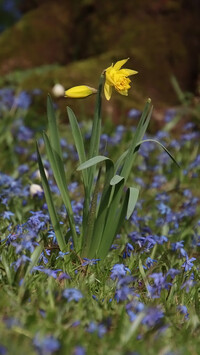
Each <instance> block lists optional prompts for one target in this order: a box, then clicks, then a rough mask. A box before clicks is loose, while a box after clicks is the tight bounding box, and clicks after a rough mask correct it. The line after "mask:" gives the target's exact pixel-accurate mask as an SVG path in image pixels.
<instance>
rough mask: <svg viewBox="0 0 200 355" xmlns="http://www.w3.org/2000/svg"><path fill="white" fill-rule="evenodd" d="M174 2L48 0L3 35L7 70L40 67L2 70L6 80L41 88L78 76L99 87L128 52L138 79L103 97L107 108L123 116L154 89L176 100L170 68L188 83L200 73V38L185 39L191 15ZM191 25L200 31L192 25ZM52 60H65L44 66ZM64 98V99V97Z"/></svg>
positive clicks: (164, 99) (1, 59) (157, 97)
mask: <svg viewBox="0 0 200 355" xmlns="http://www.w3.org/2000/svg"><path fill="white" fill-rule="evenodd" d="M177 3H178V2H177V1H175V0H174V1H172V0H170V1H167V0H166V1H163V2H160V3H159V4H158V2H157V1H156V0H153V1H152V2H149V1H147V0H144V2H141V1H139V0H137V1H134V2H124V1H121V0H116V1H112V2H111V1H106V0H102V1H101V2H96V1H94V0H90V1H80V2H79V3H77V2H73V3H72V2H69V1H65V2H62V3H60V2H59V3H56V2H53V1H52V2H49V3H46V2H45V3H44V4H42V5H40V6H39V7H38V8H37V9H36V10H33V11H31V12H30V13H27V14H26V15H25V16H24V17H23V18H22V20H21V21H20V22H19V23H18V24H16V25H15V26H14V27H13V28H11V29H10V30H8V31H6V32H5V33H3V34H2V35H1V36H0V47H1V52H0V73H1V74H2V75H3V74H6V73H9V72H11V71H13V70H16V69H27V68H34V67H39V68H40V69H37V68H36V69H35V70H31V71H29V72H23V73H22V76H21V77H20V75H21V74H19V72H18V74H16V73H15V75H12V76H4V78H3V79H2V80H1V81H2V85H3V83H6V82H7V83H8V82H9V83H12V80H15V82H16V83H17V84H18V85H19V86H20V87H21V88H25V89H32V88H35V87H39V88H41V89H42V90H44V95H46V93H47V92H49V91H51V87H52V86H53V85H54V84H55V82H60V83H61V84H63V85H64V86H65V87H66V88H68V87H71V86H74V85H78V84H81V83H83V84H89V85H93V86H97V85H98V77H99V75H100V73H101V71H102V69H104V68H106V67H107V66H109V65H110V63H112V62H114V61H116V60H118V59H120V58H126V57H130V58H131V59H130V61H129V67H130V68H133V69H136V70H138V71H139V74H138V75H137V76H135V77H134V78H133V84H132V86H133V87H132V89H131V90H130V95H129V97H127V98H126V99H124V97H121V96H120V95H118V94H115V95H114V96H113V100H112V102H109V103H106V105H105V106H106V110H107V113H108V114H109V115H111V116H112V115H115V116H116V115H117V116H119V117H120V116H121V114H122V113H123V112H124V111H127V110H128V109H129V108H131V107H133V106H134V107H137V108H142V107H143V104H144V101H145V99H146V98H147V97H149V96H150V97H151V98H152V101H153V102H154V104H155V105H156V107H158V108H163V107H164V106H169V105H173V104H174V103H175V102H176V99H177V98H176V95H175V93H174V91H173V89H172V87H171V84H170V75H171V74H173V75H175V76H176V77H177V79H178V81H179V82H180V84H181V87H182V88H183V90H184V89H190V87H188V85H189V84H190V83H191V81H193V82H194V80H195V77H197V70H196V64H195V62H194V61H195V55H191V53H193V52H192V48H194V47H195V43H196V42H195V40H194V41H193V42H194V45H193V44H191V43H193V42H192V41H189V40H187V41H185V38H186V36H185V35H186V34H187V31H188V29H190V28H193V27H192V14H188V17H187V19H185V17H184V16H182V12H181V11H182V10H181V6H177ZM158 5H159V6H158ZM47 14H48V16H47ZM194 32H195V36H196V37H195V38H198V36H197V34H198V31H197V29H196V27H195V26H194ZM186 42H187V43H186ZM193 51H194V50H193ZM75 59H77V60H76V61H75ZM55 63H59V65H60V66H59V67H58V66H55V67H54V66H51V67H46V66H45V67H44V65H46V64H51V65H53V64H55ZM65 64H66V66H64V65H65ZM16 77H18V79H17V78H16ZM91 102H93V99H92V98H90V99H89V101H87V100H83V101H81V103H80V106H81V107H82V108H83V107H85V109H86V112H89V113H90V112H91V106H92V105H93V104H92V105H91V104H90V103H91ZM59 104H60V105H61V107H62V106H64V105H66V100H59ZM70 104H72V105H73V106H75V105H76V104H75V105H74V102H73V101H72V103H70ZM82 108H81V109H82Z"/></svg>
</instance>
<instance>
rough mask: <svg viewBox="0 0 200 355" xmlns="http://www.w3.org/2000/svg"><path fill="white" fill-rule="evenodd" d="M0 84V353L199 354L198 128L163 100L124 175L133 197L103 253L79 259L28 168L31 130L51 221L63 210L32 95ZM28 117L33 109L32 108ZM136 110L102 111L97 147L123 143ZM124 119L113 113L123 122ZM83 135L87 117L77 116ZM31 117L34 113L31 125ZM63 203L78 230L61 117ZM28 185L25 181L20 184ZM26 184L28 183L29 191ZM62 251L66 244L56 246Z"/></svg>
mask: <svg viewBox="0 0 200 355" xmlns="http://www.w3.org/2000/svg"><path fill="white" fill-rule="evenodd" d="M38 94H39V92H37V91H35V92H33V93H31V94H30V93H29V94H28V93H26V92H22V93H21V94H20V95H18V96H16V95H15V93H14V92H13V91H12V90H10V89H1V90H0V101H1V102H0V143H1V151H0V162H1V163H0V164H1V173H0V238H1V242H0V285H1V288H0V319H1V322H0V354H2V355H4V354H13V355H14V354H15V355H16V354H20V355H23V354H30V355H32V354H42V355H46V354H70V355H71V354H72V355H84V354H89V355H90V354H97V355H98V354H99V355H100V354H108V355H115V354H123V355H131V354H132V355H133V354H135V355H136V354H139V355H141V354H149V355H154V354H159V355H169V354H174V355H175V354H176V355H179V354H180V355H181V354H184V355H185V354H200V350H199V349H200V337H199V335H200V331H199V329H200V320H199V317H200V315H199V312H200V297H199V289H200V280H199V254H200V253H199V247H200V217H199V211H200V207H199V198H200V193H199V171H200V150H199V138H200V131H199V130H198V125H196V123H195V121H194V122H193V121H192V120H188V119H187V120H185V119H183V120H182V118H181V122H182V124H181V125H179V127H180V126H181V128H180V129H179V130H178V132H177V130H176V132H175V133H172V131H171V130H170V126H169V124H171V123H172V122H174V120H176V115H177V113H176V111H174V110H168V111H166V114H165V115H164V117H163V120H164V122H165V125H164V127H163V128H162V130H160V131H157V132H155V133H154V134H151V135H150V134H147V136H146V137H148V138H149V137H150V138H154V139H158V140H159V141H160V142H161V143H162V144H164V145H165V146H166V147H167V148H168V149H169V151H170V152H171V153H172V154H173V156H174V157H175V159H176V160H177V161H178V163H179V164H180V166H181V168H180V169H179V168H177V167H176V165H175V164H174V163H173V161H172V160H171V159H170V158H169V156H168V155H167V154H166V152H164V151H161V149H160V148H159V147H158V146H157V145H155V144H154V143H153V142H146V143H144V144H143V145H142V146H141V147H140V150H139V153H138V157H137V161H136V163H135V166H134V168H133V169H132V173H131V176H130V178H129V181H128V183H129V184H130V185H135V186H137V187H140V197H139V200H138V202H137V206H136V209H135V211H134V212H133V214H132V215H131V218H130V220H129V221H128V220H127V221H126V222H125V224H124V227H123V228H122V229H121V231H120V234H118V235H117V238H116V239H115V240H114V243H113V245H112V247H111V250H110V252H109V254H108V256H107V257H106V258H105V260H104V261H101V260H98V259H92V260H90V259H86V258H85V259H80V257H78V256H77V255H76V253H75V252H74V251H73V243H72V241H71V240H70V241H69V243H68V249H67V250H66V253H62V252H60V251H59V247H58V244H57V242H56V238H55V234H54V230H53V229H52V226H51V223H50V219H49V214H48V210H47V205H46V202H45V198H44V195H43V192H42V190H37V191H36V190H34V188H35V187H33V184H37V185H40V186H41V181H40V178H39V175H38V164H37V155H36V146H35V140H36V138H37V139H38V141H39V147H40V151H41V154H42V157H43V161H44V165H45V168H46V170H47V172H48V175H49V178H48V181H49V184H50V187H51V191H52V193H53V196H54V202H55V204H56V206H57V212H58V214H59V218H60V222H61V226H62V229H63V231H64V232H65V233H67V231H68V229H69V225H68V218H67V216H66V210H65V208H64V206H63V204H62V201H61V198H60V193H59V191H58V188H57V186H56V185H55V182H54V179H53V176H52V171H51V169H50V165H49V162H48V160H47V158H46V155H45V150H44V145H43V141H42V140H41V138H40V137H41V135H40V131H41V130H42V129H43V128H45V127H41V124H39V122H40V118H39V117H36V116H34V113H33V112H32V111H31V107H32V106H31V105H32V104H31V102H32V100H33V99H34V97H35V95H38ZM33 117H34V119H33ZM138 117H139V113H138V111H137V110H132V111H131V112H129V117H126V122H127V125H126V126H124V125H120V126H117V127H114V126H113V125H112V124H111V123H110V122H109V120H105V124H104V128H103V133H102V135H101V144H100V146H101V152H102V154H104V155H106V154H107V152H109V156H111V157H112V159H113V160H116V159H117V157H118V155H119V154H121V153H123V151H124V150H126V149H127V147H128V144H129V142H130V140H131V137H132V135H133V132H134V130H135V125H136V123H137V120H138ZM124 121H125V120H124V118H123V122H124ZM79 122H80V127H81V130H82V132H83V135H84V138H85V143H86V145H87V141H88V139H89V136H90V127H91V122H90V121H87V122H82V121H81V118H79ZM37 123H38V124H37ZM60 132H61V136H62V138H61V145H62V151H63V158H64V163H65V168H66V177H67V181H68V186H69V191H70V196H71V199H72V208H73V212H74V218H75V222H76V230H77V233H79V231H80V229H81V223H82V208H83V191H82V190H83V189H82V182H81V178H80V173H79V172H77V171H76V168H77V152H76V150H75V147H74V144H73V140H72V135H71V131H70V127H69V126H68V125H67V124H63V123H62V124H61V125H60ZM31 186H32V190H31V189H30V187H31ZM33 190H34V192H33ZM64 254H65V255H64Z"/></svg>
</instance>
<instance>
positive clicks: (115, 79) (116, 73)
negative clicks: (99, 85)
mask: <svg viewBox="0 0 200 355" xmlns="http://www.w3.org/2000/svg"><path fill="white" fill-rule="evenodd" d="M128 59H129V58H127V59H123V60H119V61H118V62H117V63H115V65H113V64H112V65H111V66H110V67H108V68H107V69H106V70H105V79H106V80H105V84H104V94H105V97H106V99H107V100H110V98H111V95H112V88H113V86H114V88H115V90H116V91H118V92H119V93H120V94H121V95H125V96H127V95H128V89H130V82H131V80H130V79H129V78H128V76H130V75H134V74H137V71H135V70H131V69H121V67H122V66H123V65H124V64H125V63H126V62H127V60H128Z"/></svg>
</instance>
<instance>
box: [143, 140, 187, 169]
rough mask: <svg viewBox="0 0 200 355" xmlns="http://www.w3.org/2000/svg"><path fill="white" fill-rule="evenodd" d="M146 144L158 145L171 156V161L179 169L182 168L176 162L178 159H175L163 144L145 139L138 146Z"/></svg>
mask: <svg viewBox="0 0 200 355" xmlns="http://www.w3.org/2000/svg"><path fill="white" fill-rule="evenodd" d="M145 142H153V143H156V144H158V145H159V146H160V147H161V148H162V149H163V150H164V151H165V152H166V153H167V154H168V155H169V157H170V158H171V160H172V161H173V162H174V163H175V164H176V165H177V166H178V168H181V166H180V165H179V163H178V162H177V161H176V159H175V158H174V157H173V155H172V154H171V153H170V152H169V150H168V149H167V148H166V147H165V146H164V145H163V144H162V143H160V142H159V141H157V140H156V139H144V140H143V141H141V142H139V143H138V146H140V145H141V144H142V143H145Z"/></svg>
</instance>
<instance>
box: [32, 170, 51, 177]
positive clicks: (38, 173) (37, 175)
mask: <svg viewBox="0 0 200 355" xmlns="http://www.w3.org/2000/svg"><path fill="white" fill-rule="evenodd" d="M44 172H45V175H46V178H47V179H48V177H49V173H48V171H47V169H45V168H44ZM34 177H35V178H36V179H38V180H41V175H40V171H39V169H38V170H36V172H35V173H34Z"/></svg>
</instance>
